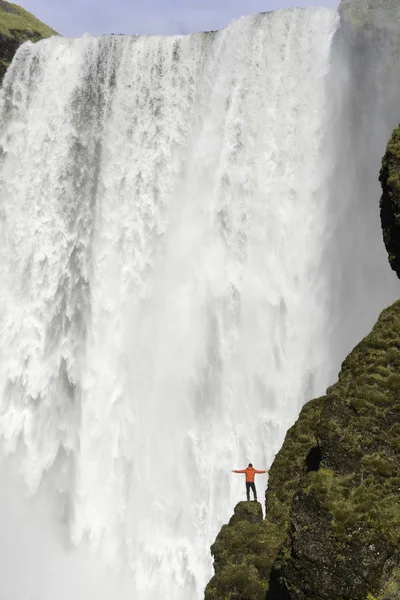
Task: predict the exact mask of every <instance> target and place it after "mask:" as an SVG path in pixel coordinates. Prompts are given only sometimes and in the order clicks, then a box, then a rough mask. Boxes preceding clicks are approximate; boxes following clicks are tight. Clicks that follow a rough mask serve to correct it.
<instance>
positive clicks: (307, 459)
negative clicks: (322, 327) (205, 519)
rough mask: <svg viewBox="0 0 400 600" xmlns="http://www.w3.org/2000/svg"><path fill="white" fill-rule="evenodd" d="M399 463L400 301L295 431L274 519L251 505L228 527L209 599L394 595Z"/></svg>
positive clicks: (287, 446) (277, 471) (276, 479)
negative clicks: (263, 516)
mask: <svg viewBox="0 0 400 600" xmlns="http://www.w3.org/2000/svg"><path fill="white" fill-rule="evenodd" d="M399 459H400V301H399V302H396V303H395V304H394V305H393V306H391V307H390V308H388V309H386V310H385V311H383V313H382V314H381V316H380V318H379V320H378V322H377V324H376V325H375V327H374V328H373V330H372V332H371V333H370V334H369V335H368V336H367V337H366V338H365V339H364V340H363V341H362V342H361V343H360V344H358V346H357V347H356V348H355V349H354V350H353V352H351V354H350V355H349V356H348V357H347V359H346V360H345V361H344V363H343V366H342V370H341V373H340V375H339V380H338V382H337V383H336V384H335V385H334V386H332V387H331V388H329V389H328V390H327V395H326V396H325V397H323V398H319V399H317V400H313V401H312V402H310V403H308V404H307V405H306V406H305V407H304V408H303V411H302V412H301V414H300V417H299V419H298V421H297V423H296V424H295V425H294V427H292V429H291V430H290V431H289V432H288V434H287V436H286V440H285V442H284V445H283V447H282V449H281V451H280V452H279V454H278V455H277V457H276V459H275V461H274V464H273V466H272V468H271V471H270V481H269V489H268V490H267V493H266V518H265V520H261V518H260V515H259V511H258V509H257V508H256V507H254V508H253V507H252V503H246V502H244V503H240V504H239V505H238V507H237V508H236V510H235V516H234V517H233V518H232V519H231V522H230V523H229V525H227V526H224V527H223V528H222V530H221V532H220V534H219V536H218V537H217V540H216V542H215V544H214V545H213V546H212V553H213V555H214V560H215V576H214V578H213V579H212V580H211V581H210V583H209V585H208V587H207V589H206V596H205V597H206V599H207V600H217V599H218V600H265V598H267V599H269V600H285V599H293V600H294V599H296V600H316V599H321V600H322V599H324V600H325V599H326V600H337V599H342V600H365V599H366V598H367V595H368V594H370V597H371V595H372V597H375V598H376V599H380V598H382V599H383V598H384V597H385V598H390V597H392V598H395V597H396V596H395V595H393V594H394V593H395V592H393V590H396V593H398V591H399V587H398V585H397V583H396V581H397V580H396V577H397V575H396V573H397V571H396V568H397V567H398V566H399V562H398V559H399V556H398V547H399V544H400V460H399ZM249 505H250V507H249ZM248 507H249V508H248ZM257 511H258V512H257ZM255 512H256V513H257V514H258V517H257V518H254V514H253V513H255ZM249 516H251V517H252V518H249ZM388 586H391V589H392V592H391V593H392V596H388V595H387V594H388V592H387V589H388ZM385 590H386V591H385ZM384 592H385V594H386V595H385V594H384Z"/></svg>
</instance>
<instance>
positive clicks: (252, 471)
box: [234, 467, 266, 483]
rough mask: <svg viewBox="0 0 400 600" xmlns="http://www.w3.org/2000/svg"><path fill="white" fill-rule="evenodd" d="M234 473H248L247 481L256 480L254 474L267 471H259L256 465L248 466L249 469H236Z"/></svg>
mask: <svg viewBox="0 0 400 600" xmlns="http://www.w3.org/2000/svg"><path fill="white" fill-rule="evenodd" d="M234 473H246V481H247V483H253V482H254V475H255V474H256V473H259V474H261V473H266V471H257V469H255V468H254V467H247V469H242V470H241V471H234Z"/></svg>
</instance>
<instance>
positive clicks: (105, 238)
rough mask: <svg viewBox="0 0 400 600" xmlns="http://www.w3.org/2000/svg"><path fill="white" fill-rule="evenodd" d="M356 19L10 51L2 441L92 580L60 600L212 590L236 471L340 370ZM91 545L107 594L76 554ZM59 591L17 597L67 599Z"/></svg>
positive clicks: (247, 25) (269, 445) (0, 222)
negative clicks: (339, 116) (337, 333)
mask: <svg viewBox="0 0 400 600" xmlns="http://www.w3.org/2000/svg"><path fill="white" fill-rule="evenodd" d="M336 27H337V17H336V15H335V13H334V12H333V11H330V10H328V9H296V10H282V11H277V12H274V13H268V14H261V15H255V16H252V17H248V18H242V19H240V20H238V21H236V22H233V23H232V24H231V25H230V26H229V27H227V28H226V29H225V30H223V31H220V32H210V33H202V34H194V35H190V36H177V37H170V38H167V37H138V36H103V37H98V38H91V37H84V38H82V39H62V38H52V39H49V40H45V41H41V42H39V43H37V44H31V43H29V42H28V43H27V44H25V45H24V46H22V47H21V48H20V50H19V51H18V53H17V55H16V57H15V58H14V61H13V63H12V65H11V67H10V69H9V71H8V73H7V75H6V78H5V81H4V83H3V88H2V90H1V93H0V148H1V153H0V274H1V282H2V285H1V289H0V435H1V439H2V446H3V448H4V454H5V455H7V456H11V457H13V459H12V460H13V465H14V466H13V467H12V469H13V470H14V471H16V472H18V475H15V473H14V475H13V478H14V479H15V478H16V480H17V483H15V486H18V485H20V482H21V481H23V484H24V486H25V489H27V490H28V492H29V494H30V496H29V498H28V500H27V501H26V502H27V505H28V508H26V507H25V508H24V509H23V510H24V511H25V512H26V515H25V516H26V521H27V522H30V517H29V514H30V513H29V510H30V508H29V505H30V504H32V503H35V498H36V499H37V498H38V497H39V496H42V497H46V498H47V500H48V501H49V506H51V507H52V508H50V509H49V511H48V512H49V514H48V515H47V516H45V517H43V518H45V519H47V521H48V522H47V526H48V528H49V531H48V532H47V534H46V535H47V537H46V538H45V537H44V536H43V535H41V534H40V532H38V533H37V535H36V534H34V533H32V536H31V537H32V539H33V540H35V539H36V538H35V535H36V537H37V539H36V543H37V547H36V549H35V551H36V552H38V553H39V554H40V552H42V549H41V545H43V547H44V545H46V547H47V548H49V547H50V546H51V548H52V550H51V553H54V554H58V555H59V556H58V558H57V560H58V563H57V564H58V567H57V569H58V570H59V572H60V576H59V578H60V579H63V580H64V581H65V582H67V581H68V582H69V581H70V579H74V577H75V578H79V581H82V585H81V587H79V586H77V588H76V589H75V590H74V592H73V594H72V593H71V588H70V587H68V585H66V584H63V585H61V586H60V588H59V589H57V598H58V599H59V600H64V599H65V600H66V599H67V598H68V599H69V598H70V597H74V598H76V599H78V600H81V599H82V600H83V598H85V599H86V598H87V597H88V596H91V595H93V594H94V591H93V590H94V589H95V588H94V587H90V586H91V585H93V586H94V585H95V583H93V582H96V585H97V586H98V587H97V588H96V592H95V594H96V595H95V597H96V598H103V597H104V599H108V598H112V597H118V599H119V600H121V599H122V598H125V596H124V595H123V592H121V591H118V594H117V595H115V594H116V589H117V588H116V587H115V588H113V587H112V585H113V584H111V583H110V581H114V579H115V578H116V577H117V575H116V574H119V573H123V576H124V577H126V581H127V582H128V583H127V590H128V591H127V592H126V598H128V597H129V598H132V597H134V598H137V599H138V600H148V599H153V598H154V599H156V598H157V599H158V598H160V597H163V598H168V599H171V600H200V599H201V598H202V595H203V589H204V586H205V584H206V582H207V580H208V579H209V577H210V575H211V557H210V554H209V546H210V545H211V543H212V542H213V540H214V538H215V535H216V533H217V532H218V531H219V529H220V527H221V525H222V523H224V522H226V521H227V520H228V519H229V517H230V515H231V514H232V510H233V507H234V505H235V503H236V502H237V501H239V500H241V499H243V498H244V489H243V488H244V483H243V481H242V479H241V476H239V475H234V474H232V473H231V472H230V471H231V469H234V468H243V467H244V466H246V465H247V463H248V462H250V461H251V462H253V463H254V465H255V467H256V468H266V467H268V466H269V465H270V464H271V461H272V459H273V457H274V455H275V453H276V452H277V450H278V449H279V447H280V445H281V444H282V442H283V439H284V436H285V433H286V431H287V429H288V427H290V426H291V425H292V424H293V422H294V421H295V419H296V417H297V415H298V413H299V410H300V408H301V406H302V405H303V404H304V402H306V401H307V400H308V399H310V398H312V397H315V396H316V395H319V394H322V393H324V390H325V388H326V386H327V385H328V384H329V383H331V382H332V377H333V374H335V373H336V372H337V370H338V368H339V365H338V364H337V361H336V362H335V364H333V365H332V360H330V359H331V356H330V349H329V339H328V338H329V335H328V331H329V327H330V319H331V316H332V315H331V314H330V310H329V309H328V308H327V307H328V306H330V299H331V298H330V297H331V295H332V277H331V275H332V274H331V270H330V267H329V268H328V266H327V265H326V264H325V263H324V251H325V249H326V248H327V246H328V242H327V238H328V237H329V235H328V232H329V231H330V230H331V226H332V222H331V221H332V214H333V213H332V206H331V205H330V198H331V196H330V190H329V185H330V183H329V182H330V178H329V174H330V173H331V170H332V161H333V160H334V157H333V155H332V154H329V153H327V152H325V151H324V148H326V139H327V137H328V134H329V126H330V121H329V118H328V117H329V115H330V114H331V112H330V108H329V103H330V102H331V99H330V97H329V94H328V93H327V90H328V84H327V81H328V75H329V69H330V63H331V43H332V38H333V35H334V32H335V29H336ZM331 145H332V144H329V147H330V146H331ZM332 152H333V151H332ZM378 227H379V224H378V223H377V225H376V231H377V235H379V231H378ZM347 258H348V257H346V256H343V257H342V258H341V260H342V262H343V263H345V262H346V261H347ZM382 260H384V258H383V259H382ZM339 268H340V261H339ZM385 268H387V269H388V270H389V267H388V266H387V265H386V266H385ZM365 285H366V284H365ZM336 316H337V315H336ZM376 316H377V314H375V313H373V312H371V313H370V314H369V319H370V323H372V322H373V321H374V320H375V318H376ZM365 333H366V331H365ZM356 341H357V339H355V340H354V342H356ZM342 358H343V356H342ZM9 460H10V459H9ZM4 477H5V476H4ZM259 477H260V478H259V480H258V488H259V496H260V497H262V491H263V489H265V486H266V479H265V477H264V476H259ZM10 485H11V484H10ZM13 485H14V484H13ZM18 489H19V488H18ZM15 493H16V494H17V492H15ZM18 493H19V492H18ZM50 497H51V502H50V500H49V498H50ZM43 501H44V502H45V500H43ZM36 503H37V502H36ZM54 506H55V507H56V508H54ZM57 507H58V508H57ZM7 510H9V511H11V508H10V507H8V509H7V508H6V507H2V506H1V505H0V512H3V513H4V514H6V513H7ZM27 511H28V512H27ZM52 511H54V514H53V512H52ZM50 513H51V514H50ZM52 523H53V525H52ZM30 526H31V525H29V527H30ZM21 527H22V525H21ZM32 527H33V529H34V525H32ZM52 527H53V529H54V531H53V532H51V528H52ZM60 531H61V532H63V533H60ZM13 535H15V534H14V533H10V536H11V537H12V536H13ZM51 536H53V537H51ZM48 537H50V538H51V540H52V541H51V542H49V541H48V539H47V538H48ZM5 545H6V542H3V546H5ZM74 547H77V548H76V550H73V548H74ZM84 551H85V552H86V551H87V553H88V554H89V553H90V556H92V558H91V559H90V560H92V561H94V563H93V564H94V565H95V566H94V567H93V564H92V563H91V564H92V567H91V569H92V570H90V573H91V575H90V577H91V578H92V580H93V581H92V583H90V582H89V575H87V576H86V575H85V573H81V572H79V575H76V573H77V571H78V567H76V569H75V567H71V564H70V561H71V556H73V555H74V552H75V553H80V552H84ZM6 552H7V548H3V549H2V553H3V554H4V553H6ZM47 552H48V553H49V552H50V551H49V550H47ZM16 553H17V550H16ZM64 555H65V556H64ZM85 556H86V554H85ZM26 560H28V558H26ZM35 560H36V561H37V565H38V564H39V562H40V559H39V558H38V557H36V559H35ZM44 560H45V559H43V561H44ZM82 560H83V559H82ZM85 560H86V559H85ZM64 563H65V565H68V566H66V567H65V569H64V568H63V565H64ZM37 568H39V566H37ZM40 568H42V567H40ZM96 568H97V571H96ZM10 569H12V565H11V566H10ZM74 569H75V570H74ZM93 569H94V570H93ZM81 570H82V569H81ZM88 572H89V571H88ZM100 573H101V575H100ZM101 577H102V578H105V581H106V582H108V583H105V584H104V586H105V587H104V588H103V587H101V586H102V585H103V584H101V585H100V584H99V581H100V578H101ZM121 577H122V575H121ZM96 578H97V579H96ZM107 578H108V579H107ZM113 578H114V579H113ZM6 579H7V578H6ZM2 585H3V590H2V588H1V586H2ZM5 585H6V584H5V583H4V582H3V583H0V595H1V592H2V591H4V589H5V588H4V586H5ZM75 585H76V583H75ZM107 585H108V587H107ZM115 585H117V584H115ZM24 586H25V587H24ZM35 586H36V587H35ZM40 586H41V587H40ZM40 586H39V583H38V582H36V583H35V584H34V583H32V580H31V579H29V578H28V580H27V581H25V583H24V582H18V581H17V582H16V581H15V580H14V579H13V581H12V585H11V584H10V589H11V590H13V592H14V594H15V596H14V597H15V599H16V600H21V599H22V598H25V597H27V595H26V594H27V592H28V591H29V592H31V593H32V596H29V597H32V598H40V599H41V600H53V598H54V594H53V591H54V590H53V585H50V584H49V585H48V586H46V583H43V582H41V583H40ZM110 586H111V587H110ZM39 588H40V589H39ZM16 590H17V591H16ZM52 590H53V591H52ZM132 593H133V596H132ZM35 594H36V595H35ZM11 597H12V596H11V595H10V593H9V595H8V599H10V598H11Z"/></svg>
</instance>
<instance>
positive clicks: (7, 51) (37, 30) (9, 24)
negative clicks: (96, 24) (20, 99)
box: [0, 0, 57, 83]
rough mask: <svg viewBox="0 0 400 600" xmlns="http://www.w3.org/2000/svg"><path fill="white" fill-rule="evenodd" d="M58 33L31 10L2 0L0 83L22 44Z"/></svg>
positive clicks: (0, 18)
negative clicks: (37, 17)
mask: <svg viewBox="0 0 400 600" xmlns="http://www.w3.org/2000/svg"><path fill="white" fill-rule="evenodd" d="M52 35H57V34H56V32H55V31H53V29H51V28H50V27H47V25H44V24H43V23H42V22H41V21H39V20H38V19H36V17H34V16H33V15H31V14H30V13H29V12H27V11H26V10H24V9H23V8H21V7H20V6H18V5H17V4H11V3H10V2H6V1H5V0H0V83H1V80H2V79H3V77H4V74H5V72H6V70H7V68H8V65H9V64H10V63H11V61H12V58H13V56H14V54H15V53H16V51H17V50H18V48H19V47H20V45H21V44H23V43H24V42H26V41H27V40H31V41H32V42H37V41H38V40H41V39H43V38H47V37H50V36H52Z"/></svg>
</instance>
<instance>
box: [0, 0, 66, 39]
mask: <svg viewBox="0 0 400 600" xmlns="http://www.w3.org/2000/svg"><path fill="white" fill-rule="evenodd" d="M0 33H1V34H3V35H5V36H7V37H11V38H15V39H18V40H19V41H20V42H24V41H26V40H28V39H42V38H46V37H50V36H52V35H57V33H56V32H55V31H54V30H53V29H51V28H50V27H48V26H47V25H45V24H44V23H42V22H41V21H39V19H37V18H36V17H34V16H33V15H32V14H31V13H29V12H27V11H26V10H24V9H23V8H22V7H21V6H18V5H17V4H11V3H9V2H4V1H3V2H1V3H0Z"/></svg>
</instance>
